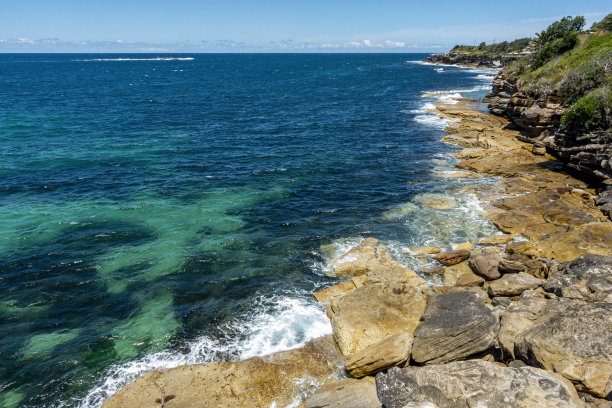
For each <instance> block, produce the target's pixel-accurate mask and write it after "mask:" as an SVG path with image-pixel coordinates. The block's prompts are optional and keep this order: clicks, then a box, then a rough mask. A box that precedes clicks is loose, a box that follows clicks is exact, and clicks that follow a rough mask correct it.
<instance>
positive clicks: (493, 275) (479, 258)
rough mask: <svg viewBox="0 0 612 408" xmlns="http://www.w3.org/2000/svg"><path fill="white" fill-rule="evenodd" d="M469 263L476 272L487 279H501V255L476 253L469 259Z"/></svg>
mask: <svg viewBox="0 0 612 408" xmlns="http://www.w3.org/2000/svg"><path fill="white" fill-rule="evenodd" d="M468 264H469V265H470V268H472V270H473V271H474V273H475V274H476V275H478V276H481V277H483V278H485V279H487V280H493V279H499V278H500V277H501V273H499V270H498V269H497V266H498V265H499V257H496V256H494V255H476V256H474V257H473V258H472V259H470V260H469V262H468Z"/></svg>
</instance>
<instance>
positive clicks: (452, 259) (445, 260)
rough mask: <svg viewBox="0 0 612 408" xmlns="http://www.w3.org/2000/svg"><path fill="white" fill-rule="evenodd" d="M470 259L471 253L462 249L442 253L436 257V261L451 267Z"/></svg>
mask: <svg viewBox="0 0 612 408" xmlns="http://www.w3.org/2000/svg"><path fill="white" fill-rule="evenodd" d="M469 257H470V251H466V250H463V249H460V250H457V251H446V252H442V253H440V254H438V255H436V256H434V259H435V260H436V261H438V262H440V263H441V264H442V265H445V266H451V265H455V264H458V263H459V262H463V261H465V260H466V259H468V258H469Z"/></svg>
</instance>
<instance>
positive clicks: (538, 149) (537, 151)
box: [531, 142, 546, 156]
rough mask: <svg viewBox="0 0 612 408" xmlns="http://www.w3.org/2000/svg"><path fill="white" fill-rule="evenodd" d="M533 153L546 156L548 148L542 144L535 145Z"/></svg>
mask: <svg viewBox="0 0 612 408" xmlns="http://www.w3.org/2000/svg"><path fill="white" fill-rule="evenodd" d="M531 153H533V154H537V155H539V156H544V155H545V154H546V146H545V145H544V144H543V143H540V142H537V143H534V144H533V148H532V149H531Z"/></svg>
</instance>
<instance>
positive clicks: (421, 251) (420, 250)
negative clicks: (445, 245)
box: [410, 246, 442, 255]
mask: <svg viewBox="0 0 612 408" xmlns="http://www.w3.org/2000/svg"><path fill="white" fill-rule="evenodd" d="M410 252H411V253H413V254H414V255H429V254H439V253H440V252H442V250H441V249H440V248H436V247H432V246H420V247H412V248H410Z"/></svg>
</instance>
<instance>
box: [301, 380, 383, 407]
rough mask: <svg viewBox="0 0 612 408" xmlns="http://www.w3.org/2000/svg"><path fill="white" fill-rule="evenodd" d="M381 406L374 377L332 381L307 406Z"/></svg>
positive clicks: (315, 394) (312, 397)
mask: <svg viewBox="0 0 612 408" xmlns="http://www.w3.org/2000/svg"><path fill="white" fill-rule="evenodd" d="M333 407H337V408H381V407H382V404H381V403H380V401H379V400H378V397H377V395H376V383H375V382H374V380H373V378H364V379H363V380H356V379H353V378H347V379H345V380H340V381H330V382H328V383H326V384H324V385H323V386H322V387H321V388H319V389H318V390H317V391H316V392H315V393H314V394H313V395H312V396H311V397H310V398H308V400H307V401H306V408H333Z"/></svg>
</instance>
